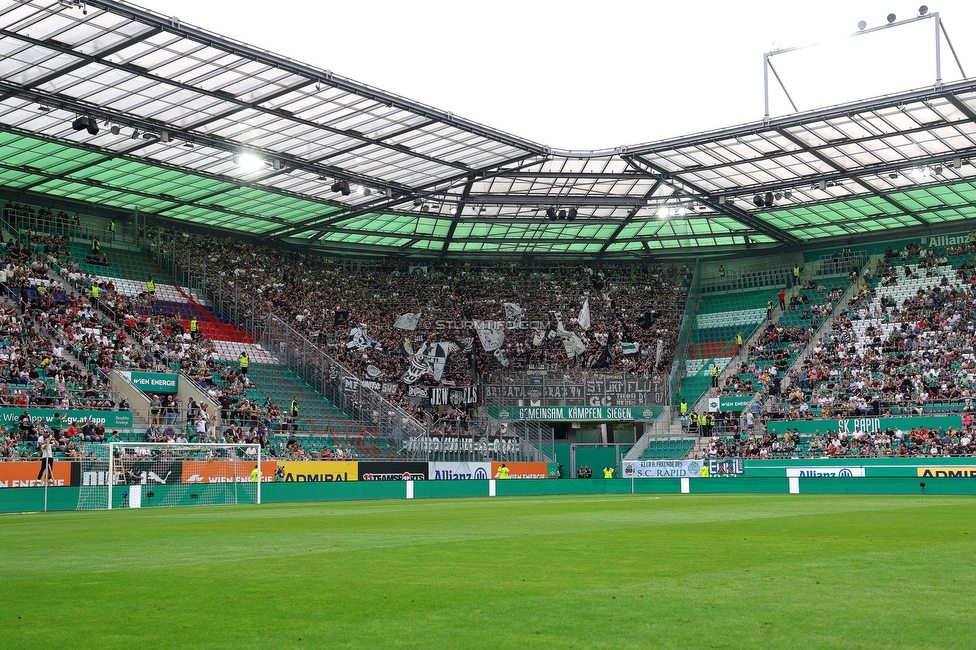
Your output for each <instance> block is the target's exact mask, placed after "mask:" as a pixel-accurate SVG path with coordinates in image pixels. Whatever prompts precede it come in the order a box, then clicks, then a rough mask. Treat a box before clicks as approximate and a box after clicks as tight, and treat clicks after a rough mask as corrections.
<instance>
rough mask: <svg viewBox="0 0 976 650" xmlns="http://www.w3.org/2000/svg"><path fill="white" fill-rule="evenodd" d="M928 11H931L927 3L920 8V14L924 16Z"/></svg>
mask: <svg viewBox="0 0 976 650" xmlns="http://www.w3.org/2000/svg"><path fill="white" fill-rule="evenodd" d="M928 12H929V8H928V7H926V6H925V5H922V6H921V7H919V8H918V15H919V16H924V15H925V14H927V13H928Z"/></svg>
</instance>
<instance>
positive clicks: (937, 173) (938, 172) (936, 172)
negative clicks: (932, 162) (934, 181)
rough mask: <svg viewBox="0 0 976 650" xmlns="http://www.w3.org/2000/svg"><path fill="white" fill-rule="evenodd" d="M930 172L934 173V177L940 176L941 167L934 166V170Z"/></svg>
mask: <svg viewBox="0 0 976 650" xmlns="http://www.w3.org/2000/svg"><path fill="white" fill-rule="evenodd" d="M932 171H934V172H935V175H936V176H939V175H941V174H942V165H936V166H935V169H934V170H932Z"/></svg>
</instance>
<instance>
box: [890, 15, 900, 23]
mask: <svg viewBox="0 0 976 650" xmlns="http://www.w3.org/2000/svg"><path fill="white" fill-rule="evenodd" d="M897 19H898V17H897V16H895V14H888V22H889V23H893V22H895V21H896V20H897Z"/></svg>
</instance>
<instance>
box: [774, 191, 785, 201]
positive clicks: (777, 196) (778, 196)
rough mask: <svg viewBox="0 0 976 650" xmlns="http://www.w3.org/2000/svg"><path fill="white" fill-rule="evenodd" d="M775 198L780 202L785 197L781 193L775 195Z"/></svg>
mask: <svg viewBox="0 0 976 650" xmlns="http://www.w3.org/2000/svg"><path fill="white" fill-rule="evenodd" d="M773 198H774V199H776V200H777V201H779V200H780V199H781V198H783V195H782V194H780V193H779V192H776V194H774V195H773Z"/></svg>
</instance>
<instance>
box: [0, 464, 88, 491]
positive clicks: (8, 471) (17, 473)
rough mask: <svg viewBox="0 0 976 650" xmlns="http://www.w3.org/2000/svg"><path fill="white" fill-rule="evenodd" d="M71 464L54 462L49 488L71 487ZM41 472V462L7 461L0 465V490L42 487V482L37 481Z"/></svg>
mask: <svg viewBox="0 0 976 650" xmlns="http://www.w3.org/2000/svg"><path fill="white" fill-rule="evenodd" d="M72 464H73V463H69V462H63V461H55V462H54V465H53V466H52V467H53V471H52V474H53V476H54V480H53V481H52V482H51V484H50V485H51V486H52V487H53V486H58V487H65V486H67V485H71V466H72ZM40 471H41V461H39V460H37V461H8V462H2V463H0V488H18V487H43V486H44V482H43V481H39V480H37V475H38V474H39V473H40Z"/></svg>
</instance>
